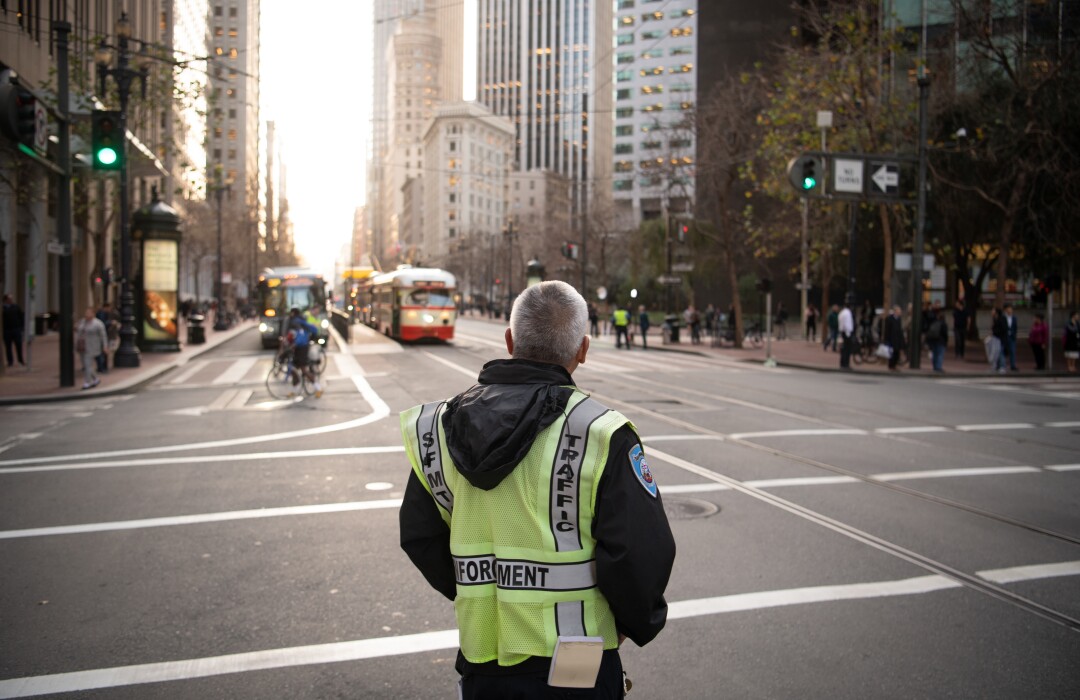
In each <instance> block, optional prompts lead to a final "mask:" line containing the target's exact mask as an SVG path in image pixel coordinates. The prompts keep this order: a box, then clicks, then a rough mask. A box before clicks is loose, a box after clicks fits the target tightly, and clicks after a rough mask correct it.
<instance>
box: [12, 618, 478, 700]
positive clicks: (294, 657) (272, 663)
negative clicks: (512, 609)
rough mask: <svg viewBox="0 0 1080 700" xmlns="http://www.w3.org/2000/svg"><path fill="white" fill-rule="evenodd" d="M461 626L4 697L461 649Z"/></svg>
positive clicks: (121, 673)
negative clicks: (459, 633)
mask: <svg viewBox="0 0 1080 700" xmlns="http://www.w3.org/2000/svg"><path fill="white" fill-rule="evenodd" d="M457 645H458V631H457V630H442V631H439V632H424V633H421V634H409V635H402V636H399V637H377V638H374V639H358V640H355V641H350V642H337V643H332V644H312V645H309V646H302V647H287V648H284V649H267V650H264V651H253V652H247V653H241V654H227V655H224V656H210V657H204V658H201V659H185V660H182V661H165V662H162V663H151V664H139V665H136V666H117V667H114V668H102V669H95V670H92V671H75V672H72V673H57V674H54V675H51V676H36V677H34V676H31V677H27V678H14V679H11V680H6V681H0V697H5V698H26V697H31V696H34V695H45V694H49V693H66V692H73V691H79V690H92V689H94V688H118V687H121V686H128V685H139V684H141V683H161V682H163V681H179V680H187V679H191V678H206V677H207V676H220V675H224V674H227V673H244V672H247V671H262V670H266V669H271V668H288V667H292V666H309V665H312V664H326V663H335V662H340V661H358V660H360V659H374V658H379V657H384V656H398V655H401V654H416V653H419V652H424V651H437V650H440V649H455V648H457Z"/></svg>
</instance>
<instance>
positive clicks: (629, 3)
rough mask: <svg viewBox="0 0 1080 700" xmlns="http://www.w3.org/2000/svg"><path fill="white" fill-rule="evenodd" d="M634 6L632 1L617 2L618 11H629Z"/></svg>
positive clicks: (622, 0)
mask: <svg viewBox="0 0 1080 700" xmlns="http://www.w3.org/2000/svg"><path fill="white" fill-rule="evenodd" d="M633 6H634V0H619V9H620V10H629V9H631V8H632V7H633Z"/></svg>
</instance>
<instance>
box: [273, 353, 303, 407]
mask: <svg viewBox="0 0 1080 700" xmlns="http://www.w3.org/2000/svg"><path fill="white" fill-rule="evenodd" d="M297 378H299V380H300V381H301V382H302V381H303V376H302V375H301V374H300V373H299V372H297V371H296V369H295V368H294V367H293V366H292V363H291V362H282V361H280V360H275V361H274V364H273V366H272V367H271V368H270V371H269V372H268V373H267V374H266V390H267V391H268V392H270V395H271V396H273V397H274V398H275V399H286V398H289V397H290V396H294V395H295V394H296V393H297V391H299V390H300V387H299V386H296V385H294V384H293V380H294V379H297Z"/></svg>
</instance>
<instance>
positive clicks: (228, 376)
mask: <svg viewBox="0 0 1080 700" xmlns="http://www.w3.org/2000/svg"><path fill="white" fill-rule="evenodd" d="M260 359H262V358H261V357H241V358H240V359H238V360H235V361H234V362H233V363H232V364H231V365H229V369H227V370H225V371H224V372H222V373H221V374H219V375H218V376H217V377H215V378H214V381H212V382H211V384H215V385H217V384H235V383H236V382H238V381H240V380H241V379H243V378H244V377H245V376H246V375H247V373H248V370H250V369H251V368H252V367H254V366H255V363H256V362H258V361H259V360H260Z"/></svg>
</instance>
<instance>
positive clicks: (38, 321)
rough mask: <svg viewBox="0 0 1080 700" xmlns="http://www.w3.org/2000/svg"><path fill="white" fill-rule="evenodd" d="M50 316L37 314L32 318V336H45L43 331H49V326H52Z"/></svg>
mask: <svg viewBox="0 0 1080 700" xmlns="http://www.w3.org/2000/svg"><path fill="white" fill-rule="evenodd" d="M51 321H52V315H51V314H38V315H37V316H34V335H45V331H47V330H49V326H51V325H52V323H51Z"/></svg>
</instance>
